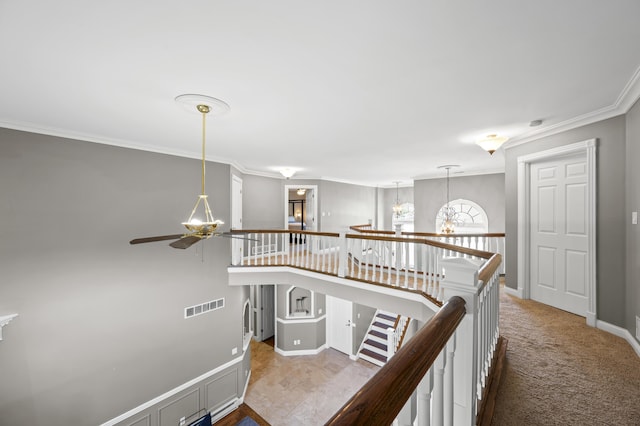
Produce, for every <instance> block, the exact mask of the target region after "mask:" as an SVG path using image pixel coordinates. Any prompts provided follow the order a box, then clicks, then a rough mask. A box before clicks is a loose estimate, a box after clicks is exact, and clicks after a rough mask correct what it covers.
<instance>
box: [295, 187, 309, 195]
mask: <svg viewBox="0 0 640 426" xmlns="http://www.w3.org/2000/svg"><path fill="white" fill-rule="evenodd" d="M296 193H297V194H298V195H304V194H306V193H307V190H306V189H304V188H298V191H296Z"/></svg>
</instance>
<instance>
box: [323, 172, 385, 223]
mask: <svg viewBox="0 0 640 426" xmlns="http://www.w3.org/2000/svg"><path fill="white" fill-rule="evenodd" d="M318 192H319V196H318V216H320V226H321V228H320V230H322V231H324V232H343V231H346V230H347V229H348V227H349V226H352V225H362V224H365V223H368V221H369V219H371V220H373V219H374V218H375V216H376V188H372V187H368V186H360V185H351V184H347V183H340V182H329V181H321V182H320V187H319V189H318Z"/></svg>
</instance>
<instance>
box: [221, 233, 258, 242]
mask: <svg viewBox="0 0 640 426" xmlns="http://www.w3.org/2000/svg"><path fill="white" fill-rule="evenodd" d="M214 235H215V236H216V237H225V238H237V239H239V240H246V241H258V240H257V239H255V238H249V237H247V236H246V234H245V235H242V234H237V233H234V234H232V233H231V232H221V233H219V234H214Z"/></svg>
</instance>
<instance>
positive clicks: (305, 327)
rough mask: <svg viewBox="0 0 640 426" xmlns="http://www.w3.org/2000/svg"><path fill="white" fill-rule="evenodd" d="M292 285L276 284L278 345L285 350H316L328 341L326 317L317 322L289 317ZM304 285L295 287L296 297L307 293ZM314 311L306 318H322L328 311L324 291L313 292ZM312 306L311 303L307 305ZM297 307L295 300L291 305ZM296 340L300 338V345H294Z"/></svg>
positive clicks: (293, 307) (294, 296)
mask: <svg viewBox="0 0 640 426" xmlns="http://www.w3.org/2000/svg"><path fill="white" fill-rule="evenodd" d="M291 287H292V286H291V285H277V286H276V318H277V319H280V320H281V321H276V347H277V348H278V349H281V350H283V351H302V350H316V349H318V348H320V347H322V346H324V345H325V343H326V342H327V338H326V328H327V324H326V321H325V320H324V319H322V320H319V321H317V322H305V323H300V322H296V320H295V319H293V320H291V319H287V294H288V292H289V290H290V289H291ZM308 291H309V290H306V289H304V288H302V287H298V286H295V288H294V289H293V292H294V295H293V298H294V299H295V298H296V297H297V296H296V292H298V293H297V294H304V293H307V292H308ZM313 299H314V300H313V303H314V306H313V308H314V312H312V313H311V315H309V317H305V318H320V317H322V316H323V315H325V314H326V313H327V308H326V296H325V295H324V294H322V293H318V292H314V293H313ZM307 306H308V307H309V308H310V307H311V303H310V301H309V304H308V305H307ZM291 308H292V309H295V301H294V302H293V305H292V306H291ZM294 340H300V344H299V345H294V344H293V341H294Z"/></svg>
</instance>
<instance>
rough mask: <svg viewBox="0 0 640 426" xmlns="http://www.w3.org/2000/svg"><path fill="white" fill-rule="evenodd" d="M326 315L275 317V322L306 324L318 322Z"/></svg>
mask: <svg viewBox="0 0 640 426" xmlns="http://www.w3.org/2000/svg"><path fill="white" fill-rule="evenodd" d="M326 318H327V316H326V315H322V316H321V317H317V318H304V317H303V318H293V317H291V318H276V322H279V323H281V324H308V323H318V322H320V321H322V320H323V319H326Z"/></svg>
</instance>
